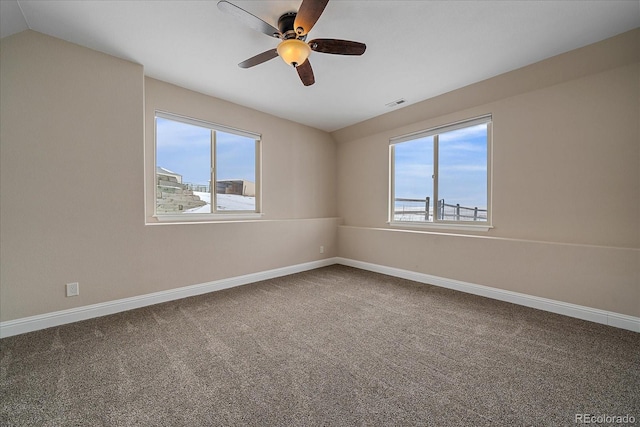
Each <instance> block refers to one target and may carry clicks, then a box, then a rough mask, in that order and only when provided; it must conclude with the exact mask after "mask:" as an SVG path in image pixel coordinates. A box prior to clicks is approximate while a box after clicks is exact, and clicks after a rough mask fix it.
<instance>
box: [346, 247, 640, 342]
mask: <svg viewBox="0 0 640 427" xmlns="http://www.w3.org/2000/svg"><path fill="white" fill-rule="evenodd" d="M336 263H338V264H342V265H347V266H350V267H355V268H360V269H362V270H369V271H373V272H376V273H382V274H387V275H389V276H394V277H400V278H403V279H408V280H413V281H415V282H420V283H426V284H430V285H435V286H441V287H443V288H448V289H454V290H456V291H461V292H466V293H469V294H474V295H480V296H483V297H487V298H492V299H496V300H500V301H506V302H510V303H513V304H518V305H523V306H525V307H531V308H536V309H538V310H543V311H549V312H552V313H556V314H562V315H565V316H569V317H575V318H577V319H582V320H588V321H591V322H595V323H601V324H604V325H609V326H614V327H616V328H620V329H627V330H629V331H633V332H640V317H634V316H628V315H625V314H620V313H615V312H612V311H605V310H599V309H596V308H591V307H585V306H581V305H576V304H570V303H566V302H562V301H555V300H552V299H548V298H541V297H536V296H532V295H527V294H522V293H518V292H512V291H506V290H504V289H497V288H491V287H489V286H483V285H476V284H474V283H467V282H462V281H459V280H452V279H446V278H443V277H438V276H432V275H429V274H424V273H417V272H415V271H410V270H402V269H399V268H393V267H387V266H384V265H379V264H371V263H368V262H363V261H356V260H353V259H349V258H341V257H339V258H336Z"/></svg>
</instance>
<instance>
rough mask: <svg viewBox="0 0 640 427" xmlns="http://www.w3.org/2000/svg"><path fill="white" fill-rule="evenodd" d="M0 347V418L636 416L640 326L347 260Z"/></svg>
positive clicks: (168, 422) (266, 421) (312, 420)
mask: <svg viewBox="0 0 640 427" xmlns="http://www.w3.org/2000/svg"><path fill="white" fill-rule="evenodd" d="M0 349H1V359H0V369H1V370H0V398H1V402H0V405H1V406H0V409H1V412H0V422H1V423H2V425H3V426H4V425H8V426H14V425H15V426H30V425H38V426H68V425H82V426H208V425H212V426H213V425H216V426H217V425H238V426H239V425H242V426H244V425H249V426H315V425H327V426H333V425H335V426H343V425H367V426H370V425H385V426H386V425H426V426H449V425H451V426H459V425H469V426H483V425H487V426H489V425H490V426H526V425H532V426H542V425H544V426H556V425H560V426H562V425H575V416H576V414H592V415H597V416H614V415H615V416H618V415H619V416H623V415H630V416H633V417H635V419H636V423H637V424H640V334H637V333H633V332H630V331H625V330H620V329H616V328H612V327H608V326H604V325H599V324H594V323H589V322H585V321H581V320H577V319H572V318H568V317H564V316H559V315H555V314H551V313H546V312H542V311H537V310H534V309H529V308H525V307H520V306H516V305H513V304H509V303H503V302H499V301H494V300H491V299H487V298H482V297H478V296H473V295H467V294H463V293H459V292H455V291H451V290H447V289H442V288H438V287H434V286H428V285H423V284H418V283H415V282H411V281H407V280H402V279H398V278H393V277H389V276H385V275H381V274H376V273H371V272H366V271H362V270H358V269H353V268H349V267H344V266H331V267H326V268H321V269H318V270H313V271H308V272H304V273H300V274H295V275H291V276H286V277H282V278H278V279H273V280H268V281H263V282H259V283H255V284H251V285H246V286H242V287H238V288H233V289H228V290H225V291H220V292H215V293H211V294H208V295H203V296H198V297H193V298H187V299H183V300H180V301H174V302H169V303H165V304H160V305H156V306H151V307H146V308H142V309H138V310H133V311H129V312H125V313H120V314H115V315H111V316H105V317H102V318H97V319H92V320H88V321H84V322H79V323H75V324H70V325H65V326H60V327H55V328H51V329H47V330H43V331H38V332H33V333H29V334H24V335H19V336H15V337H10V338H5V339H3V340H0ZM601 425H606V424H601Z"/></svg>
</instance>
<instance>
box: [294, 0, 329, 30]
mask: <svg viewBox="0 0 640 427" xmlns="http://www.w3.org/2000/svg"><path fill="white" fill-rule="evenodd" d="M327 3H329V0H302V4H301V5H300V9H298V14H297V15H296V20H295V22H294V24H293V28H294V29H295V31H296V34H298V36H303V35H305V34H307V33H308V32H309V31H311V28H313V26H314V25H315V24H316V22H317V21H318V18H320V15H322V12H323V11H324V8H325V7H326V6H327Z"/></svg>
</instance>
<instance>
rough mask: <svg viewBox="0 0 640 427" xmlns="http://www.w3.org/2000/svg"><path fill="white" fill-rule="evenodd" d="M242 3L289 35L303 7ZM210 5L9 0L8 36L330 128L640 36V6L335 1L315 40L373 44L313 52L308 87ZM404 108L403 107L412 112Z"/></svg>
mask: <svg viewBox="0 0 640 427" xmlns="http://www.w3.org/2000/svg"><path fill="white" fill-rule="evenodd" d="M231 2H232V3H234V4H236V5H238V6H240V7H242V8H243V9H245V10H247V11H249V12H251V13H253V14H254V15H256V16H258V17H260V18H261V19H263V20H264V21H266V22H268V23H270V24H272V25H274V26H277V20H278V17H279V16H280V15H281V14H283V13H284V12H289V11H296V10H297V9H298V7H299V5H300V3H301V1H300V0H297V1H296V0H292V1H247V0H231ZM216 3H217V0H206V1H187V0H184V1H150V0H147V1H140V0H137V1H108V0H93V1H86V0H85V1H77V0H71V1H62V0H55V1H42V0H17V1H16V0H0V19H1V20H0V36H2V37H5V36H8V35H11V34H13V33H16V32H19V31H22V30H24V29H27V28H30V29H32V30H35V31H38V32H41V33H45V34H49V35H51V36H54V37H58V38H61V39H64V40H67V41H70V42H73V43H77V44H80V45H83V46H87V47H89V48H92V49H95V50H99V51H102V52H106V53H108V54H111V55H115V56H118V57H121V58H124V59H127V60H130V61H133V62H136V63H140V64H142V65H144V69H145V74H146V75H148V76H150V77H153V78H156V79H160V80H164V81H167V82H171V83H174V84H177V85H179V86H182V87H185V88H189V89H192V90H195V91H198V92H202V93H205V94H209V95H212V96H215V97H218V98H222V99H225V100H228V101H232V102H234V103H237V104H240V105H244V106H247V107H251V108H254V109H257V110H260V111H264V112H267V113H270V114H273V115H276V116H279V117H283V118H286V119H289V120H293V121H296V122H299V123H303V124H306V125H309V126H313V127H316V128H319V129H323V130H326V131H334V130H337V129H340V128H343V127H345V126H348V125H351V124H354V123H357V122H360V121H363V120H366V119H370V118H372V117H375V116H378V115H380V114H384V113H386V112H388V111H391V109H390V108H389V107H387V106H385V104H387V103H389V102H391V101H394V100H397V99H399V98H404V99H406V103H404V104H402V105H403V106H406V105H410V104H413V103H416V102H419V101H422V100H424V99H428V98H431V97H434V96H437V95H439V94H442V93H445V92H449V91H451V90H454V89H457V88H460V87H462V86H466V85H469V84H472V83H474V82H478V81H481V80H484V79H487V78H489V77H492V76H495V75H498V74H501V73H504V72H507V71H510V70H513V69H516V68H520V67H522V66H525V65H528V64H531V63H534V62H537V61H540V60H542V59H545V58H548V57H550V56H554V55H557V54H559V53H562V52H566V51H569V50H572V49H575V48H578V47H582V46H585V45H587V44H591V43H594V42H597V41H600V40H603V39H605V38H608V37H612V36H614V35H616V34H620V33H622V32H625V31H628V30H631V29H633V28H636V27H640V0H632V1H614V0H606V1H577V0H574V1H567V0H565V1H534V0H529V1H502V0H501V1H418V0H412V1H372V0H366V1H355V0H331V1H330V2H329V4H328V5H327V8H326V9H325V11H324V13H323V15H322V16H321V17H320V19H319V20H318V22H317V24H316V26H315V27H314V28H313V29H312V30H311V32H310V34H309V39H308V40H311V39H313V38H339V39H347V40H355V41H359V42H363V43H366V45H367V51H366V52H365V54H364V55H363V56H360V57H357V56H356V57H352V56H339V55H327V54H322V53H317V52H312V54H311V57H310V61H311V64H312V65H313V69H314V73H315V77H316V83H315V85H313V86H309V87H305V86H303V85H302V83H301V82H300V80H299V78H298V76H297V74H296V72H295V70H294V69H292V68H291V67H289V66H287V65H286V64H285V63H284V62H283V61H282V60H280V59H279V58H275V59H273V60H271V61H269V62H266V63H264V64H261V65H258V66H256V67H253V68H250V69H240V68H239V67H238V66H237V64H238V63H239V62H241V61H243V60H245V59H247V58H249V57H252V56H254V55H256V54H258V53H260V52H263V51H265V50H268V49H272V48H274V47H275V46H276V45H277V43H278V40H277V39H275V38H270V37H268V36H266V35H264V34H262V33H258V32H256V31H254V30H251V29H249V28H246V27H244V26H243V25H242V24H241V23H240V22H238V21H236V20H235V19H234V18H233V17H232V16H230V15H227V14H225V13H223V12H221V11H220V10H218V8H217V6H216ZM395 108H401V107H400V106H398V107H395Z"/></svg>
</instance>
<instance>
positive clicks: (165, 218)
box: [147, 211, 264, 225]
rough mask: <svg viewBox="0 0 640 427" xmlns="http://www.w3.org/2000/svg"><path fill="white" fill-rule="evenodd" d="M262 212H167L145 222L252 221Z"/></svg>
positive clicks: (258, 217)
mask: <svg viewBox="0 0 640 427" xmlns="http://www.w3.org/2000/svg"><path fill="white" fill-rule="evenodd" d="M263 215H264V213H262V212H247V213H242V212H238V211H233V212H231V213H225V214H222V213H184V214H173V215H172V214H169V215H154V216H152V218H154V219H155V220H156V221H157V222H147V224H148V225H150V224H157V223H160V222H167V223H175V224H183V223H185V222H200V223H202V222H228V221H242V220H245V221H252V220H257V219H260V218H262V217H263Z"/></svg>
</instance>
